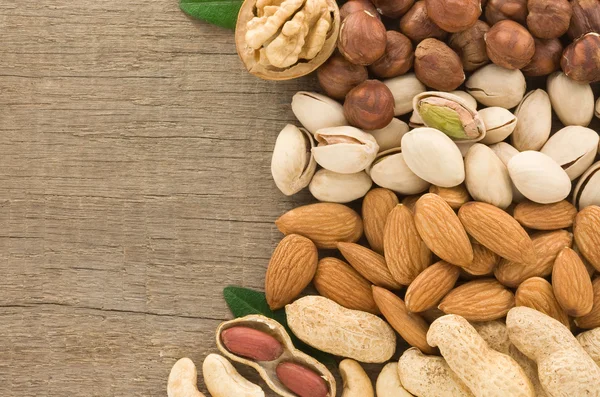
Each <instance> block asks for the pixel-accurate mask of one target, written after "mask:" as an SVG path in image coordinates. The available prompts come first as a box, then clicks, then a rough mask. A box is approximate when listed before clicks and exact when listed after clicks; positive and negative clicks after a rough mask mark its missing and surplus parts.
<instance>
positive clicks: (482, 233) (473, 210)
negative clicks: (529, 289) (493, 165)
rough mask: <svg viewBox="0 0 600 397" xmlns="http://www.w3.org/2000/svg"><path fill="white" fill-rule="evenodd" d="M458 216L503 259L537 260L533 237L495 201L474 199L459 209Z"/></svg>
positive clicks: (468, 230) (521, 261)
mask: <svg viewBox="0 0 600 397" xmlns="http://www.w3.org/2000/svg"><path fill="white" fill-rule="evenodd" d="M458 218H459V219H460V221H461V222H462V224H463V226H464V227H465V229H466V231H467V233H469V234H470V235H471V236H473V238H474V239H475V240H477V241H478V242H479V243H480V244H483V245H484V246H486V247H487V248H489V249H490V250H492V251H493V252H495V253H496V254H498V255H500V256H501V257H503V258H506V259H509V260H512V261H515V262H520V263H535V261H536V253H535V250H534V248H533V242H532V241H531V238H530V237H529V235H528V234H527V232H526V231H525V229H523V227H522V226H521V225H519V223H518V222H517V221H516V220H515V219H514V218H513V217H512V216H510V215H509V214H507V213H506V212H504V211H502V210H501V209H500V208H498V207H494V206H493V205H491V204H487V203H479V202H475V201H471V202H469V203H467V204H465V205H463V206H462V207H461V208H460V210H459V211H458Z"/></svg>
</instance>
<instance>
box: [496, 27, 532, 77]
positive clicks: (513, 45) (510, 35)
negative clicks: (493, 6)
mask: <svg viewBox="0 0 600 397" xmlns="http://www.w3.org/2000/svg"><path fill="white" fill-rule="evenodd" d="M485 43H486V47H487V54H488V56H489V57H490V59H491V61H492V62H494V63H495V64H496V65H498V66H502V67H503V68H506V69H521V68H523V67H525V66H526V65H527V64H528V63H529V62H531V59H532V58H533V55H534V54H535V42H534V40H533V36H532V35H531V33H529V32H528V31H527V29H525V28H524V27H523V26H521V25H519V24H518V23H517V22H515V21H511V20H508V19H507V20H504V21H500V22H498V23H497V24H495V25H494V26H492V28H491V29H490V31H489V32H488V33H487V34H486V35H485Z"/></svg>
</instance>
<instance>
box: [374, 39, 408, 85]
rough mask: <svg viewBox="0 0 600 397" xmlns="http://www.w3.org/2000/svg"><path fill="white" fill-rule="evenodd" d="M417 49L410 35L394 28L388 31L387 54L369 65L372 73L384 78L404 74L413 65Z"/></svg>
mask: <svg viewBox="0 0 600 397" xmlns="http://www.w3.org/2000/svg"><path fill="white" fill-rule="evenodd" d="M414 60H415V51H414V47H413V45H412V42H411V41H410V39H409V38H408V37H406V36H405V35H403V34H402V33H400V32H396V31H394V30H388V31H387V45H386V47H385V54H383V56H382V57H381V58H379V59H378V60H377V61H375V63H373V64H372V65H371V66H369V70H370V71H371V73H373V74H374V75H376V76H377V77H380V78H383V79H389V78H392V77H396V76H400V75H403V74H404V73H406V72H408V71H409V70H410V68H412V66H413V62H414Z"/></svg>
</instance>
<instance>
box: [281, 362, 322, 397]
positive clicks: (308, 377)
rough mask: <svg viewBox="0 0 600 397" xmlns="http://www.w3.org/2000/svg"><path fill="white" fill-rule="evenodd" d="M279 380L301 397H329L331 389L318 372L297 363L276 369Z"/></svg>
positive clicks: (283, 365)
mask: <svg viewBox="0 0 600 397" xmlns="http://www.w3.org/2000/svg"><path fill="white" fill-rule="evenodd" d="M275 373H276V374H277V378H279V380H280V381H281V383H283V384H284V385H285V387H287V388H288V389H290V390H291V391H292V392H294V393H295V394H297V395H298V396H299V397H327V396H329V388H328V387H327V383H325V380H324V379H323V378H322V377H320V376H319V374H317V373H316V372H314V371H312V370H310V369H308V368H306V367H304V366H302V365H299V364H296V363H292V362H283V363H281V364H279V365H277V368H276V369H275Z"/></svg>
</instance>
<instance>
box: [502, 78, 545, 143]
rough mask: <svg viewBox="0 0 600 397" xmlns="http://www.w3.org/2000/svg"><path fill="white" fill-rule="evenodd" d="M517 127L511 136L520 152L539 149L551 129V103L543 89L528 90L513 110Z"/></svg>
mask: <svg viewBox="0 0 600 397" xmlns="http://www.w3.org/2000/svg"><path fill="white" fill-rule="evenodd" d="M515 116H516V117H517V127H516V128H515V131H514V132H513V134H512V136H511V141H512V144H513V146H514V147H515V148H516V149H517V150H518V151H520V152H523V151H525V150H540V148H541V147H542V146H544V143H546V141H547V140H548V137H549V136H550V130H551V129H552V105H551V104H550V98H549V97H548V94H547V93H546V91H544V90H535V91H530V92H529V93H527V95H525V97H524V98H523V100H522V101H521V103H520V104H519V107H518V108H517V110H516V111H515Z"/></svg>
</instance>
